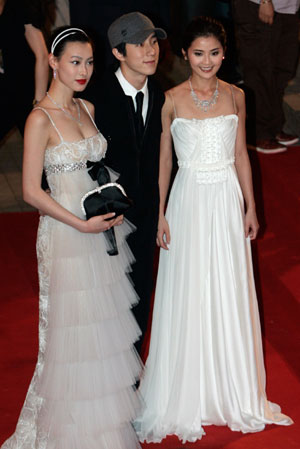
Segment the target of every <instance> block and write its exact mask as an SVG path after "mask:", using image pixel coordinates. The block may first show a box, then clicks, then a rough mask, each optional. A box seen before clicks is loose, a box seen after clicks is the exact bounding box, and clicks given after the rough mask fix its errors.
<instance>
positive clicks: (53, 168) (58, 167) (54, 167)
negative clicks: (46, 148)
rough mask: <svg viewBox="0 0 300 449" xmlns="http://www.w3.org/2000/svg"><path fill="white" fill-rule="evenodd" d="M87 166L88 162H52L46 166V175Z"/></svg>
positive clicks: (81, 168)
mask: <svg viewBox="0 0 300 449" xmlns="http://www.w3.org/2000/svg"><path fill="white" fill-rule="evenodd" d="M84 168H86V162H73V163H70V164H51V165H48V166H47V167H45V172H46V175H52V174H53V173H66V172H72V171H76V170H83V169H84Z"/></svg>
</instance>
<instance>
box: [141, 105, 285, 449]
mask: <svg viewBox="0 0 300 449" xmlns="http://www.w3.org/2000/svg"><path fill="white" fill-rule="evenodd" d="M237 123H238V117H237V116H236V115H235V114H231V115H227V116H218V117H215V118H207V119H204V120H197V119H192V120H190V119H184V118H176V119H175V120H174V121H173V123H172V126H171V132H172V136H173V141H174V145H175V151H176V155H177V158H178V165H179V170H178V172H177V175H176V178H175V181H174V184H173V186H172V190H171V193H170V198H169V203H168V208H167V212H166V218H167V220H168V223H169V226H170V232H171V243H170V246H169V251H165V250H163V249H162V250H161V251H160V260H159V270H158V278H157V285H156V292H155V303H154V312H153V323H152V331H151V343H150V351H149V356H148V360H147V362H146V369H145V373H144V376H143V378H142V381H141V385H140V392H141V394H142V397H143V398H144V408H143V411H142V413H141V415H140V417H139V418H138V419H137V420H136V422H135V427H136V430H137V432H138V435H139V437H140V440H141V441H144V440H146V441H147V442H159V441H161V439H162V438H164V437H165V436H166V435H169V434H176V435H177V436H178V437H179V438H180V439H182V440H183V441H186V440H188V441H196V440H197V439H200V438H201V437H202V435H203V434H204V433H205V432H204V430H203V426H206V425H210V424H215V425H228V426H229V427H230V429H232V430H237V431H241V432H256V431H260V430H263V429H264V427H265V424H271V423H276V424H282V425H289V424H291V423H292V421H291V419H290V418H288V417H287V416H285V415H283V414H281V413H280V407H279V406H278V405H276V404H272V403H271V402H269V401H268V400H267V398H266V393H265V383H266V380H265V369H264V362H263V351H262V342H261V330H260V321H259V313H258V307H257V299H256V293H255V286H254V280H253V271H252V261H251V248H250V240H249V239H246V238H245V235H244V202H243V196H242V192H241V188H240V185H239V182H238V178H237V173H236V169H235V165H234V151H235V139H236V132H237Z"/></svg>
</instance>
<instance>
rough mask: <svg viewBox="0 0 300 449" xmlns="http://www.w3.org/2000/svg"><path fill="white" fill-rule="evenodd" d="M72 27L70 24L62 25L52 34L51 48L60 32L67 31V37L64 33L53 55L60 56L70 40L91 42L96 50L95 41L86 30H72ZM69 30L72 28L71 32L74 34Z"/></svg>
mask: <svg viewBox="0 0 300 449" xmlns="http://www.w3.org/2000/svg"><path fill="white" fill-rule="evenodd" d="M72 28H73V27H70V26H62V27H59V28H56V29H55V30H54V31H53V33H52V35H51V39H50V48H51V45H52V43H53V42H54V40H55V38H56V37H57V36H58V35H59V34H60V33H63V32H64V31H65V37H63V36H64V34H62V37H63V39H61V40H60V41H59V42H58V43H57V44H56V45H55V48H54V50H53V55H54V56H55V57H56V58H58V59H59V58H60V57H61V56H62V54H63V52H64V50H65V47H66V45H67V44H68V43H69V42H82V43H86V42H87V43H89V44H91V46H92V48H93V50H94V45H93V41H92V40H91V38H90V37H89V36H88V35H87V34H86V32H85V31H84V30H82V31H80V30H79V31H78V30H74V32H72ZM68 30H70V33H71V32H72V34H69V35H68V36H67V34H68Z"/></svg>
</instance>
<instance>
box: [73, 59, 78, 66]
mask: <svg viewBox="0 0 300 449" xmlns="http://www.w3.org/2000/svg"><path fill="white" fill-rule="evenodd" d="M71 64H73V65H78V64H79V61H76V60H74V61H71Z"/></svg>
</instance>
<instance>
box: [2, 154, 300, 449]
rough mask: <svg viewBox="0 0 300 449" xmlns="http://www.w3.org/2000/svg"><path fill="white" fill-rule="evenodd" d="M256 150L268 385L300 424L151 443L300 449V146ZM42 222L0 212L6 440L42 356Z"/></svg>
mask: <svg viewBox="0 0 300 449" xmlns="http://www.w3.org/2000/svg"><path fill="white" fill-rule="evenodd" d="M250 156H251V162H252V167H253V172H254V180H255V191H256V192H255V193H256V201H257V208H258V215H259V220H260V224H261V232H260V238H259V239H258V241H257V242H256V243H254V245H253V258H254V266H255V274H256V281H257V292H258V297H259V304H260V311H261V319H262V326H263V330H264V335H265V338H264V347H265V362H266V369H267V379H268V382H267V392H268V397H269V399H270V400H272V401H274V402H278V403H279V404H280V405H281V406H282V409H283V412H285V413H286V414H288V415H289V416H291V417H292V418H293V420H294V421H295V424H294V425H293V426H291V427H280V426H275V425H272V426H267V428H266V430H265V431H263V432H260V433H255V434H247V435H243V434H240V433H239V432H231V431H230V430H228V429H227V428H223V427H214V426H212V427H206V429H205V430H206V433H207V435H206V436H205V437H204V438H203V439H202V441H198V442H197V443H194V444H191V443H190V444H185V445H181V444H180V442H179V441H178V440H177V438H175V437H169V438H167V439H166V440H164V442H163V443H162V444H160V445H158V444H156V445H154V444H151V445H150V444H149V445H146V444H145V445H143V448H144V449H146V448H149V449H150V448H161V449H167V448H168V449H179V448H181V447H186V448H193V449H200V448H203V449H221V448H224V449H254V448H255V449H293V448H295V449H299V448H300V405H299V399H300V383H299V377H300V357H299V343H300V330H299V309H300V306H299V302H300V235H299V224H300V207H299V206H300V204H299V203H300V176H299V168H300V148H299V147H294V148H291V149H289V150H288V151H287V152H286V153H282V154H278V155H268V156H265V155H257V153H254V152H252V153H251V154H250ZM37 222H38V216H37V214H36V213H19V214H18V213H12V214H1V215H0V248H1V260H0V270H1V271H0V272H1V280H2V282H1V284H0V298H1V301H0V320H1V321H0V322H1V327H0V336H1V338H0V369H1V370H0V416H1V419H0V444H1V443H2V441H3V440H4V439H5V438H6V437H8V436H9V435H10V434H11V433H12V432H13V431H14V427H15V424H16V420H17V417H18V415H19V412H20V408H21V406H22V403H23V401H24V398H25V394H26V391H27V388H28V384H29V381H30V379H31V376H32V373H33V368H34V365H35V362H36V355H37V324H38V284H37V274H36V259H35V237H36V228H37ZM32 449H33V448H32ZM70 449H72V448H70ZM99 449H101V448H99ZM111 449H114V448H111Z"/></svg>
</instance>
